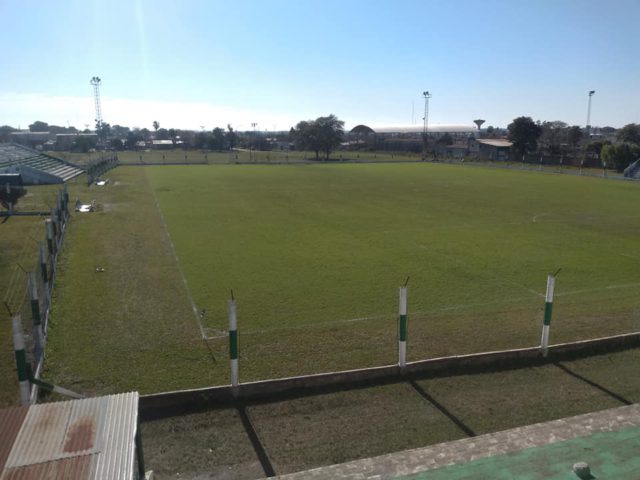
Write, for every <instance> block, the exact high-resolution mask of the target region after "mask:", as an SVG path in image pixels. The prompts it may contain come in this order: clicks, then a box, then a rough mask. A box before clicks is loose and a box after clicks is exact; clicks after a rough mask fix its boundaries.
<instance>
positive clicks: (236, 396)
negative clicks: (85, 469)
mask: <svg viewBox="0 0 640 480" xmlns="http://www.w3.org/2000/svg"><path fill="white" fill-rule="evenodd" d="M639 346H640V332H636V333H630V334H625V335H616V336H612V337H605V338H598V339H594V340H586V341H580V342H572V343H562V344H558V345H551V346H550V347H549V354H548V356H547V357H543V356H542V352H541V350H540V348H539V347H532V348H521V349H515V350H501V351H496V352H484V353H474V354H470V355H457V356H452V357H442V358H433V359H428V360H421V361H417V362H409V363H407V367H406V369H404V370H401V369H400V367H398V366H397V365H387V366H382V367H373V368H363V369H358V370H347V371H341V372H330V373H322V374H317V375H305V376H301V377H290V378H281V379H276V380H263V381H257V382H248V383H243V384H241V385H239V386H238V387H236V388H233V387H231V386H230V385H223V386H218V387H210V388H201V389H193V390H180V391H175V392H165V393H156V394H151V395H143V396H141V397H140V415H141V418H142V419H143V420H150V419H154V418H163V417H170V416H175V415H180V414H183V413H187V412H191V411H197V410H202V409H206V408H210V407H214V406H221V405H230V404H233V403H235V402H238V401H277V400H280V399H285V398H290V397H296V396H305V395H311V394H314V393H319V392H323V391H328V390H329V391H330V390H346V389H355V388H364V387H367V386H372V385H380V384H384V383H393V382H397V381H402V380H405V379H407V378H415V377H424V376H451V375H460V374H466V373H473V372H477V371H483V370H491V369H511V368H522V367H527V366H532V365H542V364H545V363H552V362H557V361H561V360H567V359H571V358H578V357H582V356H589V355H597V354H602V353H607V352H611V351H616V350H622V349H627V348H636V347H639Z"/></svg>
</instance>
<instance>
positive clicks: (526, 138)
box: [507, 117, 542, 155]
mask: <svg viewBox="0 0 640 480" xmlns="http://www.w3.org/2000/svg"><path fill="white" fill-rule="evenodd" d="M507 130H508V132H509V133H508V137H509V140H510V141H511V142H513V149H514V151H515V152H516V153H518V154H520V155H524V154H526V153H529V152H534V151H535V150H536V149H537V148H538V139H539V138H540V135H542V127H541V126H540V125H538V124H537V123H535V122H534V121H533V120H532V119H531V117H518V118H515V119H514V120H513V122H511V123H510V124H509V126H508V127H507Z"/></svg>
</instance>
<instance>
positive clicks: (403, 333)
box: [400, 315, 407, 342]
mask: <svg viewBox="0 0 640 480" xmlns="http://www.w3.org/2000/svg"><path fill="white" fill-rule="evenodd" d="M400 341H401V342H406V341H407V316H406V315H400Z"/></svg>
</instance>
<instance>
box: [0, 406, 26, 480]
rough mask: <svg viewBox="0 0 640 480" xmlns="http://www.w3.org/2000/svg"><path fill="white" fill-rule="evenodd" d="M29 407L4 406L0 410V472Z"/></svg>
mask: <svg viewBox="0 0 640 480" xmlns="http://www.w3.org/2000/svg"><path fill="white" fill-rule="evenodd" d="M28 411H29V407H14V408H5V409H4V410H0V426H1V427H2V428H0V431H1V432H2V435H0V472H2V470H4V465H5V463H7V458H9V454H10V453H11V447H13V443H14V442H15V439H16V437H17V436H18V433H19V432H20V427H22V423H23V421H24V417H26V415H27V412H28Z"/></svg>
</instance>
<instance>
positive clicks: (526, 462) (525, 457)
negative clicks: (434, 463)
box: [397, 427, 640, 480]
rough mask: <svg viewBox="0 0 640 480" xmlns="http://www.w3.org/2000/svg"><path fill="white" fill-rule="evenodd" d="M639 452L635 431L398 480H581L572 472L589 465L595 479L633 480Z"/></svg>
mask: <svg viewBox="0 0 640 480" xmlns="http://www.w3.org/2000/svg"><path fill="white" fill-rule="evenodd" d="M638 451H640V427H631V428H626V429H622V430H619V431H617V432H606V433H596V434H594V435H591V436H589V437H580V438H575V439H573V440H567V441H564V442H558V443H552V444H549V445H546V446H544V447H537V448H527V449H524V450H521V451H519V452H515V453H512V454H507V455H498V456H495V457H488V458H483V459H479V460H475V461H473V462H468V463H464V464H461V465H452V466H449V467H444V468H440V469H437V470H433V471H430V472H423V473H420V474H417V475H410V476H406V477H397V478H402V479H403V480H439V479H443V480H444V479H446V480H466V479H480V478H491V479H505V480H506V479H519V480H538V479H545V480H561V479H566V480H570V479H573V480H577V479H578V477H577V476H576V475H575V474H574V473H573V472H572V467H573V465H574V464H575V463H577V462H587V463H588V464H589V466H590V468H591V474H592V478H594V479H605V478H606V479H608V480H610V479H631V478H639V477H640V455H638Z"/></svg>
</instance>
